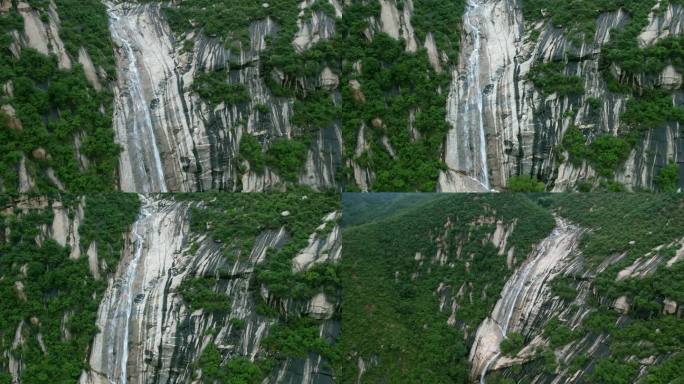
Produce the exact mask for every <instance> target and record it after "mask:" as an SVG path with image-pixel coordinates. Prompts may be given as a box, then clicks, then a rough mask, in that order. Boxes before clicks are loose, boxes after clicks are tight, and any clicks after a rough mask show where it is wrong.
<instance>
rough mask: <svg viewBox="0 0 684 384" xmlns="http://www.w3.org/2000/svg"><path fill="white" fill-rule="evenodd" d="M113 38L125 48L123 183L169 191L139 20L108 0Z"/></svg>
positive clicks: (120, 117)
mask: <svg viewBox="0 0 684 384" xmlns="http://www.w3.org/2000/svg"><path fill="white" fill-rule="evenodd" d="M106 5H107V13H108V15H109V29H110V31H111V34H112V39H113V40H114V42H115V43H116V44H117V45H118V46H119V47H120V48H121V49H120V50H119V51H120V55H121V57H120V58H119V62H120V64H119V67H120V68H119V73H118V75H119V89H120V90H121V91H120V92H119V94H118V95H116V101H115V110H114V128H115V131H116V136H117V141H118V142H119V143H120V144H121V145H122V147H123V153H122V155H121V160H120V167H119V168H120V169H119V172H120V179H121V180H120V183H121V190H123V191H124V192H139V193H150V192H167V188H166V181H165V178H164V168H163V166H162V161H161V156H160V154H159V148H158V146H157V140H156V138H155V133H154V123H153V121H152V113H151V111H150V101H149V100H148V98H146V97H145V93H144V89H143V86H142V81H141V74H140V71H139V69H138V65H139V64H138V59H137V57H136V47H135V46H134V44H133V43H132V41H133V39H131V38H130V36H133V35H134V34H135V33H136V25H135V20H134V19H133V18H130V17H127V15H126V11H125V9H123V8H121V6H120V5H114V4H113V3H110V2H107V3H106Z"/></svg>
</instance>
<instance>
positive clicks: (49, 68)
mask: <svg viewBox="0 0 684 384" xmlns="http://www.w3.org/2000/svg"><path fill="white" fill-rule="evenodd" d="M34 3H35V4H34V5H36V6H38V7H46V6H47V5H46V2H40V3H38V2H34ZM56 4H57V7H58V11H59V15H60V19H61V22H62V29H61V30H60V31H61V33H62V34H61V37H62V39H63V40H64V43H65V46H66V48H67V51H68V52H69V54H70V55H71V59H72V60H71V61H72V65H73V68H72V69H70V70H59V69H58V67H57V59H56V57H54V56H45V55H42V54H40V53H38V52H36V51H34V50H32V49H28V48H25V49H22V50H21V54H20V57H19V58H16V57H15V56H14V55H13V53H12V52H11V50H10V46H11V44H12V42H13V41H14V38H13V37H12V35H11V33H12V31H13V30H23V23H22V19H21V16H19V14H18V12H17V11H16V9H14V8H13V9H12V10H10V11H9V12H6V13H2V14H0V89H3V88H4V90H0V105H10V106H12V108H13V109H14V110H15V111H16V118H13V117H9V116H6V115H7V114H5V116H0V153H1V155H0V188H3V189H4V190H6V191H9V192H11V191H16V190H18V189H19V176H18V175H19V174H20V173H21V171H20V164H21V163H22V162H23V163H24V164H25V168H26V172H27V175H28V177H30V178H31V179H33V180H34V181H35V189H37V190H40V191H50V190H56V189H57V188H58V186H57V184H56V183H55V182H53V180H51V177H50V176H49V173H50V172H53V171H54V174H55V176H56V178H57V179H58V180H60V181H61V182H62V183H63V184H64V188H65V189H67V190H69V191H79V192H80V191H108V190H112V189H114V187H115V183H116V181H115V180H116V177H115V176H116V169H117V165H118V156H119V151H120V149H119V146H118V145H116V144H115V143H114V132H113V130H112V121H111V115H112V109H111V102H112V96H111V94H110V93H109V92H108V91H102V92H98V91H96V90H95V89H93V88H92V87H91V86H90V84H89V83H88V82H87V80H86V77H85V74H84V71H83V68H82V67H81V65H80V64H78V50H79V49H80V48H81V46H83V47H84V48H86V49H87V50H88V52H89V53H90V55H91V56H92V59H93V61H94V63H95V64H96V65H101V66H103V67H104V69H105V70H111V69H112V63H113V60H114V59H113V51H112V49H111V40H110V39H109V31H108V28H107V16H106V13H105V12H104V5H103V4H101V3H100V2H95V1H93V2H85V3H84V2H81V1H70V0H62V1H56ZM40 12H41V13H42V14H43V15H47V13H46V12H47V11H45V10H41V11H40ZM86 15H87V16H86ZM5 87H7V88H5ZM12 88H13V92H7V91H6V89H12ZM102 107H104V111H103V112H101V111H100V108H102ZM77 137H78V138H79V139H77ZM76 140H80V142H81V144H80V150H77V148H76V146H77V144H76ZM79 154H80V155H81V156H83V157H84V158H86V159H87V161H88V162H89V165H88V167H86V168H85V169H83V168H84V165H83V164H84V163H83V162H82V161H80V160H79ZM23 159H25V160H23Z"/></svg>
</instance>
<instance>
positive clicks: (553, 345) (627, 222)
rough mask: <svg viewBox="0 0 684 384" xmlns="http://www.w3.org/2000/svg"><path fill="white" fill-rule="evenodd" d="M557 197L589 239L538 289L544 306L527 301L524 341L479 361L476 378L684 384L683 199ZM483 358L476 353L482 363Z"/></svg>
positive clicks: (521, 325)
mask: <svg viewBox="0 0 684 384" xmlns="http://www.w3.org/2000/svg"><path fill="white" fill-rule="evenodd" d="M552 199H553V200H555V203H554V205H553V207H555V208H557V209H558V213H559V214H561V215H564V216H566V217H568V218H570V219H572V220H573V221H575V222H577V223H579V224H580V225H582V226H585V227H586V228H588V229H589V232H588V233H587V234H586V235H585V236H584V237H583V239H582V241H581V242H580V244H579V246H578V248H576V249H574V250H569V251H570V252H569V253H566V255H565V256H564V258H563V259H562V261H561V262H560V263H558V264H557V265H556V266H555V268H554V269H553V271H552V274H551V275H550V276H549V277H548V278H546V279H544V280H542V281H541V284H537V285H534V286H535V287H536V289H534V292H535V296H534V297H535V299H534V302H530V303H528V304H524V302H523V301H521V300H519V301H517V303H518V306H517V307H520V308H521V309H520V310H521V312H522V313H526V315H525V316H521V317H518V316H514V317H513V319H516V318H519V320H518V321H516V322H514V323H513V327H514V328H512V329H511V330H512V331H515V332H516V333H517V335H516V337H514V338H513V339H515V341H510V337H509V342H508V345H507V346H506V347H505V348H504V344H503V343H502V344H501V346H502V350H503V349H505V352H504V353H502V354H501V356H500V357H498V358H494V359H490V360H491V362H490V364H489V367H487V368H488V370H483V369H482V364H481V363H474V364H473V366H472V370H471V374H472V376H474V377H478V376H479V377H481V378H482V379H481V380H482V382H485V379H486V382H488V383H497V382H501V383H506V382H517V381H519V380H523V381H533V382H538V383H585V382H586V383H593V382H603V383H632V382H637V383H669V382H673V381H676V380H675V379H676V378H678V377H681V374H682V368H681V366H682V365H681V361H682V352H683V351H682V349H681V345H682V340H684V339H683V338H684V333H683V331H682V329H684V327H682V311H681V305H680V304H679V303H681V300H682V292H684V290H683V289H682V284H681V283H682V279H681V269H682V263H681V259H682V257H681V254H682V250H683V247H682V238H681V237H682V230H683V229H684V226H683V225H684V215H683V214H682V210H681V204H682V200H681V197H679V196H677V195H659V196H648V195H623V197H622V198H621V199H615V198H614V197H613V196H612V195H589V196H586V197H584V198H582V199H578V198H577V197H576V196H561V197H553V198H552ZM616 218H619V220H616ZM637 221H638V223H639V225H638V226H634V225H633V223H634V222H637ZM507 296H508V294H507V292H506V291H505V290H504V291H502V297H503V298H502V300H504V299H505V298H506V297H507ZM517 307H516V308H517ZM496 317H497V313H496V310H495V311H494V313H493V314H492V318H496ZM487 324H488V322H487V321H485V322H484V323H483V324H482V325H481V327H480V330H481V331H484V330H485V329H486V328H487V327H488V325H487ZM515 324H517V326H516V325H515ZM509 336H510V334H509ZM497 344H498V343H497ZM479 351H480V348H478V347H477V346H474V347H473V351H472V354H471V357H474V358H475V360H473V361H474V362H475V361H481V360H478V359H477V357H478V355H480V353H479ZM480 356H482V355H480ZM487 372H491V374H487Z"/></svg>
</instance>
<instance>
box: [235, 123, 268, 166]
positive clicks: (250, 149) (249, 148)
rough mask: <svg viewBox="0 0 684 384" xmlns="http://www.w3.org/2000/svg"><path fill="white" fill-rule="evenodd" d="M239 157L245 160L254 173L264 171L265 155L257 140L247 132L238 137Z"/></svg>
mask: <svg viewBox="0 0 684 384" xmlns="http://www.w3.org/2000/svg"><path fill="white" fill-rule="evenodd" d="M240 159H241V160H246V161H247V162H248V163H249V166H250V168H251V169H252V170H254V171H255V172H256V173H258V174H261V173H263V172H264V167H265V166H266V156H265V155H264V152H263V151H262V149H261V143H259V140H258V139H257V138H256V137H255V136H252V135H250V134H248V133H245V134H243V135H242V138H241V139H240Z"/></svg>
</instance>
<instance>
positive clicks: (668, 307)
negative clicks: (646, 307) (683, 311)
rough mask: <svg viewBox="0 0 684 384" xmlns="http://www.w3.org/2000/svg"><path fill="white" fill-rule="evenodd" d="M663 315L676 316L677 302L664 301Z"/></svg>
mask: <svg viewBox="0 0 684 384" xmlns="http://www.w3.org/2000/svg"><path fill="white" fill-rule="evenodd" d="M663 313H664V314H666V315H674V314H676V313H677V302H676V301H674V300H670V299H665V300H663Z"/></svg>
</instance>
